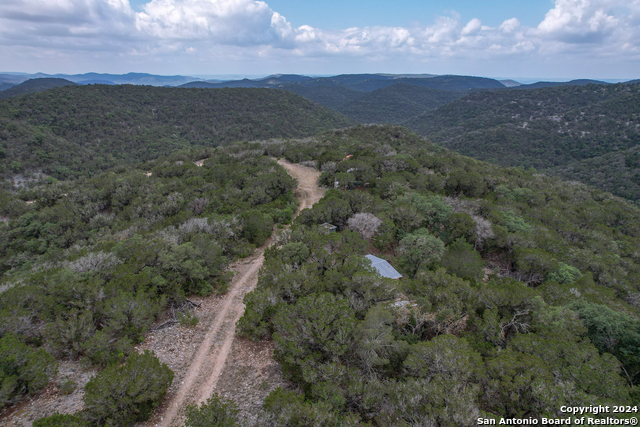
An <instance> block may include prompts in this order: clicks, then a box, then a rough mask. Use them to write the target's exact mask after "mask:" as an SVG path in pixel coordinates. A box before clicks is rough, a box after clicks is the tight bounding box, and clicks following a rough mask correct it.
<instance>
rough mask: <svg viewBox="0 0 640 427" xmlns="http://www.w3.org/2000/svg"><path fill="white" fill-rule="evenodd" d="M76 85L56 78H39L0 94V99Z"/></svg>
mask: <svg viewBox="0 0 640 427" xmlns="http://www.w3.org/2000/svg"><path fill="white" fill-rule="evenodd" d="M75 85H76V83H74V82H71V81H69V80H65V79H58V78H40V79H31V80H27V81H25V82H22V83H20V84H18V85H15V86H13V87H10V88H9V89H6V90H3V91H1V92H0V99H5V98H11V97H14V96H19V95H25V94H29V93H36V92H42V91H45V90H48V89H53V88H56V87H62V86H75Z"/></svg>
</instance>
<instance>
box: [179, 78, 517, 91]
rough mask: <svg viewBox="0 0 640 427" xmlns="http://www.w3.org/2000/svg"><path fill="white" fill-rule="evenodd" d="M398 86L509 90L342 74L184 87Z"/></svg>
mask: <svg viewBox="0 0 640 427" xmlns="http://www.w3.org/2000/svg"><path fill="white" fill-rule="evenodd" d="M397 83H407V84H411V85H414V86H421V87H428V88H432V89H438V90H469V89H500V88H504V87H505V86H504V85H503V84H502V83H500V82H499V81H497V80H494V79H489V78H485V77H472V76H431V75H425V77H402V76H396V75H389V74H342V75H339V76H332V77H318V78H311V77H306V76H295V77H294V75H282V76H272V77H267V78H264V79H258V80H250V79H242V80H231V81H227V82H221V83H209V82H190V83H186V84H184V85H182V86H180V87H186V88H189V87H198V88H223V87H268V88H280V89H288V88H289V86H294V85H296V86H305V87H315V86H327V87H344V88H348V89H354V90H359V91H362V92H372V91H374V90H377V89H382V88H384V87H388V86H393V85H395V84H397Z"/></svg>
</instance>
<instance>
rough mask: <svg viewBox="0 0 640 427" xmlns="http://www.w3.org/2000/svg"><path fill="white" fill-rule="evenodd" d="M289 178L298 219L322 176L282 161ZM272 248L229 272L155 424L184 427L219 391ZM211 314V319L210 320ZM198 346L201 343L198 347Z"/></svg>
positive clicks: (312, 201) (311, 201)
mask: <svg viewBox="0 0 640 427" xmlns="http://www.w3.org/2000/svg"><path fill="white" fill-rule="evenodd" d="M278 164H280V165H281V166H283V167H284V168H285V169H286V170H287V173H289V175H291V176H292V177H293V178H295V179H297V180H298V188H297V189H296V196H297V197H298V198H299V199H300V206H299V208H298V211H297V212H296V216H297V215H298V214H299V213H300V211H301V210H302V209H305V208H309V207H311V206H313V204H315V203H316V202H318V200H320V199H321V198H322V196H323V195H324V191H323V190H322V189H321V188H319V187H318V178H319V176H320V172H319V171H317V170H316V169H313V168H310V167H306V166H302V165H298V164H293V163H289V162H287V161H286V160H282V159H281V160H279V161H278ZM269 244H270V242H267V243H266V244H265V245H264V246H263V247H261V248H259V249H258V250H256V252H255V254H254V255H253V256H252V257H250V258H249V259H245V260H241V261H238V262H236V263H234V264H233V265H232V266H231V267H230V269H231V270H234V271H236V275H235V278H234V280H233V281H232V284H231V286H230V288H229V292H228V293H227V294H226V295H225V296H224V297H223V298H224V299H223V300H222V301H221V304H220V305H216V306H215V308H214V310H215V313H203V315H202V316H201V318H202V319H205V318H206V319H208V320H209V319H210V323H209V325H210V326H208V329H207V332H206V334H205V336H204V338H203V339H201V341H200V338H199V337H198V336H197V334H195V335H194V336H193V341H192V343H191V345H187V347H188V348H193V347H196V348H195V351H193V352H192V353H191V355H192V356H191V360H190V361H188V362H187V364H186V366H187V368H186V371H185V372H184V373H182V375H180V373H177V375H176V381H178V380H179V381H181V382H180V386H179V387H178V388H177V390H175V391H174V392H172V393H170V394H169V396H168V398H167V401H166V402H165V404H164V405H163V406H162V408H161V409H160V413H158V414H156V416H154V417H153V418H154V419H153V421H151V422H152V423H153V424H150V425H158V426H161V427H172V426H176V425H181V424H182V420H183V410H184V408H185V407H186V406H187V405H192V404H199V403H202V402H204V401H206V400H207V399H208V398H209V397H211V396H212V395H213V393H214V392H215V391H216V386H217V384H218V380H219V378H220V376H221V374H222V373H223V370H224V369H225V364H226V362H227V358H228V357H229V353H230V351H231V348H232V346H233V342H234V339H235V335H236V334H235V331H236V323H237V322H238V320H239V319H240V317H242V314H243V313H244V309H245V307H244V304H243V302H242V300H243V299H244V296H245V295H246V294H247V293H248V292H251V291H252V290H253V289H254V288H255V286H256V284H257V283H258V271H259V270H260V267H261V266H262V263H263V262H264V250H265V248H266V247H267V246H268V245H269ZM207 314H209V316H207ZM196 342H198V343H196Z"/></svg>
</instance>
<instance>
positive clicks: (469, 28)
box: [462, 18, 482, 36]
mask: <svg viewBox="0 0 640 427" xmlns="http://www.w3.org/2000/svg"><path fill="white" fill-rule="evenodd" d="M481 29H482V23H481V22H480V20H479V19H478V18H473V19H472V20H471V21H469V23H468V24H467V25H465V26H464V28H463V29H462V35H463V36H469V35H473V34H476V33H477V32H478V31H480V30H481Z"/></svg>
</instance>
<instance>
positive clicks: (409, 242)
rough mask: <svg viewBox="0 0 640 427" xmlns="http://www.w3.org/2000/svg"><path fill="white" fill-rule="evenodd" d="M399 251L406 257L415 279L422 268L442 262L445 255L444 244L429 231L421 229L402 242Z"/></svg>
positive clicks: (406, 263) (406, 262) (408, 267)
mask: <svg viewBox="0 0 640 427" xmlns="http://www.w3.org/2000/svg"><path fill="white" fill-rule="evenodd" d="M399 250H400V253H401V254H403V255H404V261H405V265H406V266H407V269H408V270H409V272H410V274H411V277H415V276H416V274H417V273H418V271H419V270H420V269H421V268H423V267H429V266H431V265H433V264H434V263H436V262H438V261H440V258H441V257H442V255H443V254H444V243H443V242H442V240H440V239H438V238H437V237H436V236H434V235H432V234H430V233H429V231H428V230H427V229H425V228H421V229H419V230H416V231H415V232H414V233H412V234H408V235H407V236H406V237H405V238H404V239H402V240H400V245H399Z"/></svg>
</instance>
